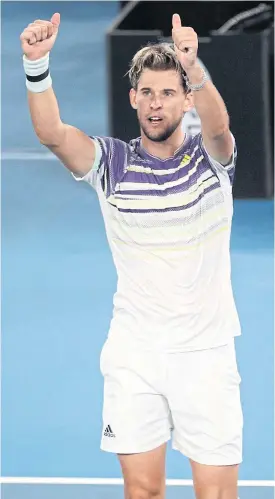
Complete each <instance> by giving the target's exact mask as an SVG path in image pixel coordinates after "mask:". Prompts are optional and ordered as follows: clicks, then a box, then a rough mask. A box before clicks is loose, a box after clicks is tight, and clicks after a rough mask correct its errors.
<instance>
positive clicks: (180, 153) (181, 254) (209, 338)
mask: <svg viewBox="0 0 275 499" xmlns="http://www.w3.org/2000/svg"><path fill="white" fill-rule="evenodd" d="M59 24H60V16H59V14H57V13H56V14H54V15H53V17H52V19H51V21H43V20H37V21H35V22H34V23H32V24H30V25H29V26H28V27H27V28H26V29H25V30H24V31H23V33H22V34H21V43H22V49H23V53H24V69H25V74H26V85H27V89H28V102H29V108H30V114H31V118H32V122H33V126H34V130H35V132H36V134H37V137H38V139H39V140H40V142H41V143H42V144H44V145H45V146H46V147H48V148H49V149H50V150H51V151H52V152H53V153H54V154H55V155H56V156H57V157H58V158H59V159H60V160H61V162H62V163H63V164H64V165H65V166H66V167H67V168H68V169H69V170H70V171H71V172H72V173H73V175H74V177H75V178H76V180H78V181H79V180H82V181H85V182H87V183H88V184H90V185H91V186H92V187H93V188H94V189H95V190H96V192H97V194H98V198H99V202H100V206H101V209H102V213H103V218H104V222H105V226H106V233H107V236H108V241H109V244H110V248H111V251H112V254H113V259H114V264H115V267H116V270H117V274H118V284H117V291H116V293H115V296H114V312H113V318H112V321H111V325H110V330H109V334H108V338H107V340H106V342H105V344H104V346H103V350H102V354H101V371H102V374H103V376H104V408H103V431H102V444H101V448H102V449H103V450H105V451H108V452H113V453H116V454H117V455H118V457H119V460H120V463H121V468H122V473H123V476H124V481H125V497H126V498H127V499H163V498H164V494H165V453H166V445H167V442H168V441H169V440H170V439H171V438H172V446H173V448H174V449H177V450H178V451H180V452H181V453H182V454H184V455H185V456H187V457H188V458H189V459H190V463H191V468H192V473H193V480H194V489H195V493H196V497H197V499H237V476H238V465H239V464H240V463H241V461H242V424H243V422H242V409H241V403H240V390H239V388H240V376H239V373H238V368H237V363H236V356H235V345H234V338H235V337H236V336H238V335H239V334H240V324H239V320H238V315H237V312H236V308H235V303H234V297H233V293H232V287H231V277H230V253H229V243H230V231H231V221H232V211H233V208H232V183H233V178H234V172H235V164H236V146H235V140H234V137H233V135H232V133H231V132H230V127H229V117H228V113H227V110H226V107H225V104H224V102H223V99H222V97H221V96H220V94H219V92H218V91H217V89H216V88H215V86H214V84H213V83H212V82H211V81H210V80H209V79H208V77H207V75H206V73H205V71H204V70H203V69H202V68H201V66H200V65H199V63H198V59H197V51H198V37H197V35H196V33H195V31H194V30H193V29H192V28H190V27H185V26H182V24H181V19H180V16H179V15H178V14H175V15H174V16H173V20H172V37H173V42H174V46H173V47H172V46H170V45H168V44H165V43H160V44H156V45H151V46H147V47H144V48H142V49H141V50H139V51H138V52H137V53H136V54H135V55H134V57H133V60H132V62H131V67H130V70H129V78H130V82H131V87H132V88H131V91H130V103H131V106H132V107H133V108H134V109H135V110H136V111H137V117H138V120H139V124H140V133H141V136H140V137H139V138H136V139H133V140H132V141H131V142H130V143H129V144H128V143H125V142H123V141H121V140H118V139H116V138H110V137H96V136H93V137H88V136H86V135H85V134H84V133H82V132H81V131H80V130H77V129H76V128H74V127H73V126H70V125H67V124H65V123H63V122H62V120H61V118H60V114H59V109H58V104H57V100H56V97H55V94H54V91H53V88H52V80H51V76H50V72H49V52H50V51H51V49H52V47H53V45H54V43H55V41H56V37H57V34H58V29H59ZM221 56H222V55H221ZM217 63H218V61H217ZM87 98H89V96H87ZM192 106H195V108H196V110H197V112H198V114H199V117H200V119H201V126H202V129H201V130H202V131H201V133H199V134H198V135H196V136H194V137H191V136H189V135H187V134H184V132H183V128H182V119H183V117H184V115H185V113H187V112H188V111H189V110H190V109H191V108H192ZM121 119H123V117H122V118H121Z"/></svg>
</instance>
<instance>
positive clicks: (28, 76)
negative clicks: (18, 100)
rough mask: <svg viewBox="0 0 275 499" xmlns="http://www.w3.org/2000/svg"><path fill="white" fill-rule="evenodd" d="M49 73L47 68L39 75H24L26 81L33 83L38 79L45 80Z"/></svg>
mask: <svg viewBox="0 0 275 499" xmlns="http://www.w3.org/2000/svg"><path fill="white" fill-rule="evenodd" d="M49 73H50V69H49V68H48V69H47V71H45V73H42V74H41V75H37V76H30V75H26V78H27V80H28V81H31V82H33V83H37V82H38V81H42V80H45V79H46V78H47V76H49Z"/></svg>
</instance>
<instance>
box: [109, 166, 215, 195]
mask: <svg viewBox="0 0 275 499" xmlns="http://www.w3.org/2000/svg"><path fill="white" fill-rule="evenodd" d="M210 178H217V177H216V175H214V174H213V175H211V176H210V177H209V178H207V179H206V180H203V181H202V182H201V183H200V185H202V184H203V183H204V182H206V181H208V180H209V179H210ZM198 180H199V177H198V172H195V173H193V174H192V175H191V176H190V178H189V179H188V181H187V182H185V183H183V184H180V185H175V186H174V187H167V189H165V190H164V191H163V190H160V189H152V190H149V189H147V190H135V191H134V190H132V191H129V190H118V191H116V195H117V194H121V195H122V194H123V195H124V194H125V195H128V194H129V195H130V194H132V195H133V196H141V195H144V196H148V195H155V196H168V195H169V194H177V193H179V192H185V191H187V190H188V189H189V188H190V187H191V186H193V185H195V184H196V183H197V181H198ZM217 183H219V180H218V178H217ZM121 199H122V198H121Z"/></svg>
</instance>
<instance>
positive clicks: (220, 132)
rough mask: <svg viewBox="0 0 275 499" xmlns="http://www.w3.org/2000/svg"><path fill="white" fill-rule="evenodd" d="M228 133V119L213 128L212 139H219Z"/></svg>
mask: <svg viewBox="0 0 275 499" xmlns="http://www.w3.org/2000/svg"><path fill="white" fill-rule="evenodd" d="M228 134H230V126H229V119H228V120H225V121H224V123H222V124H221V125H220V126H219V127H217V128H215V130H213V137H212V138H213V140H219V139H222V138H223V137H225V136H226V135H228Z"/></svg>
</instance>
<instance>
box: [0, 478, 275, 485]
mask: <svg viewBox="0 0 275 499" xmlns="http://www.w3.org/2000/svg"><path fill="white" fill-rule="evenodd" d="M0 483H3V484H41V485H123V483H124V482H123V479H122V478H62V477H14V476H11V477H5V476H4V477H0ZM166 485H167V486H168V487H190V486H192V485H193V481H192V480H177V479H167V480H166ZM238 485H239V487H275V480H239V482H238Z"/></svg>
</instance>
